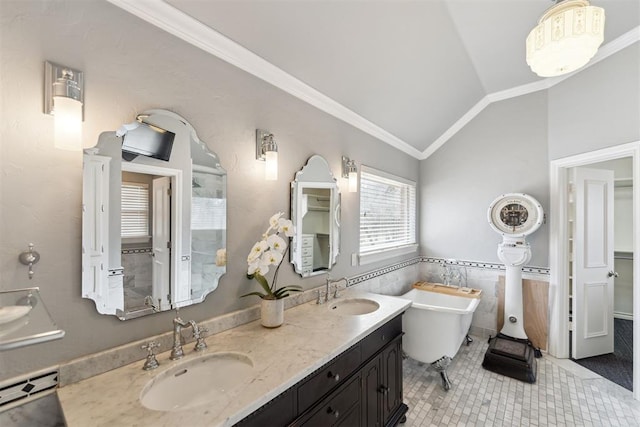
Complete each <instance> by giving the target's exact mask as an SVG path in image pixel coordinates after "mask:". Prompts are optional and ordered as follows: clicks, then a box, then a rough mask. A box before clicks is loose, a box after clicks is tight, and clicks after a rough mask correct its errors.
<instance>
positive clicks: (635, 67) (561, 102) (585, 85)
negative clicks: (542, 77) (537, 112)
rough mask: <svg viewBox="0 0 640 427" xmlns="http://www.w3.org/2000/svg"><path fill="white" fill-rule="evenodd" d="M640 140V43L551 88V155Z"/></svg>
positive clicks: (555, 157)
mask: <svg viewBox="0 0 640 427" xmlns="http://www.w3.org/2000/svg"><path fill="white" fill-rule="evenodd" d="M638 140H640V43H634V44H633V45H631V46H629V47H627V48H625V49H624V50H622V51H620V52H618V53H617V54H615V55H613V56H611V57H609V58H608V59H606V60H605V61H602V62H599V63H597V64H595V65H593V66H592V67H589V68H587V69H586V70H584V71H582V72H580V73H578V74H577V75H576V76H574V77H572V78H570V79H567V80H565V81H563V82H562V83H560V84H558V85H556V86H554V87H552V88H551V89H549V159H551V160H555V159H560V158H562V157H567V156H571V155H575V154H580V153H586V152H589V151H593V150H597V149H600V148H605V147H611V146H614V145H619V144H624V143H627V142H633V141H638Z"/></svg>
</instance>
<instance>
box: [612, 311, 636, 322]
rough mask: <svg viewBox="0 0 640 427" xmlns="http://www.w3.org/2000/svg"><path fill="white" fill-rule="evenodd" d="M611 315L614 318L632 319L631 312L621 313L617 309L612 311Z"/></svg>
mask: <svg viewBox="0 0 640 427" xmlns="http://www.w3.org/2000/svg"><path fill="white" fill-rule="evenodd" d="M613 317H614V318H616V319H624V320H633V313H622V312H619V311H614V312H613Z"/></svg>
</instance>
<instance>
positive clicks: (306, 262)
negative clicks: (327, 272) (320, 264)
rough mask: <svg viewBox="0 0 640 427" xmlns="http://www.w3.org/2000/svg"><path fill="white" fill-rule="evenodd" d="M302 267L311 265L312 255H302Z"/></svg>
mask: <svg viewBox="0 0 640 427" xmlns="http://www.w3.org/2000/svg"><path fill="white" fill-rule="evenodd" d="M304 267H313V257H312V256H303V257H302V268H304Z"/></svg>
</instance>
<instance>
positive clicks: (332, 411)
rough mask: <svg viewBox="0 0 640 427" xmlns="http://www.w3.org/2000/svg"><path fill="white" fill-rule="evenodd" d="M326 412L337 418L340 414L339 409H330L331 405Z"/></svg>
mask: <svg viewBox="0 0 640 427" xmlns="http://www.w3.org/2000/svg"><path fill="white" fill-rule="evenodd" d="M327 414H329V415H331V414H333V416H334V417H336V418H338V417H339V416H340V411H334V410H333V409H331V406H329V407H328V408H327Z"/></svg>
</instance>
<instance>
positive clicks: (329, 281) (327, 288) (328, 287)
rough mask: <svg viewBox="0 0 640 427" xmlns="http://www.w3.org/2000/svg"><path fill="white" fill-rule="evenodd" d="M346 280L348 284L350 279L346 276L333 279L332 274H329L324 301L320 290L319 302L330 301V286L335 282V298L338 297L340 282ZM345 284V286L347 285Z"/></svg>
mask: <svg viewBox="0 0 640 427" xmlns="http://www.w3.org/2000/svg"><path fill="white" fill-rule="evenodd" d="M343 280H344V283H345V285H346V286H348V285H349V279H348V278H346V277H342V278H340V279H338V280H331V276H330V275H328V274H327V281H326V283H325V293H324V301H322V299H321V296H320V291H318V300H317V301H316V303H317V304H322V303H323V302H328V301H329V293H330V288H331V285H332V284H335V285H336V286H335V289H334V292H333V298H338V283H340V282H342V281H343ZM346 286H345V287H346Z"/></svg>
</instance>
